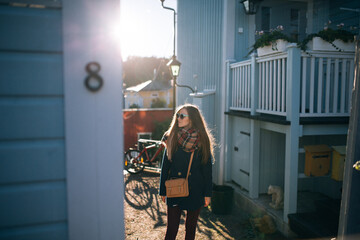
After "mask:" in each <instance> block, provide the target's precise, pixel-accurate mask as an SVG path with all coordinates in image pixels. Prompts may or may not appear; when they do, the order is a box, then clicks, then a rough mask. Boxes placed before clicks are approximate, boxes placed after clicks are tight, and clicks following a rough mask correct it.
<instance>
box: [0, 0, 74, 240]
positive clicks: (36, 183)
mask: <svg viewBox="0 0 360 240" xmlns="http://www.w3.org/2000/svg"><path fill="white" fill-rule="evenodd" d="M61 22H62V18H61V9H60V8H57V7H55V8H54V7H52V8H46V7H45V8H34V7H28V6H24V5H23V6H21V7H15V6H12V5H10V4H2V5H0V239H59V240H60V239H67V238H68V233H67V206H66V177H65V176H66V173H65V148H64V138H65V136H64V100H63V97H64V91H63V69H62V24H61Z"/></svg>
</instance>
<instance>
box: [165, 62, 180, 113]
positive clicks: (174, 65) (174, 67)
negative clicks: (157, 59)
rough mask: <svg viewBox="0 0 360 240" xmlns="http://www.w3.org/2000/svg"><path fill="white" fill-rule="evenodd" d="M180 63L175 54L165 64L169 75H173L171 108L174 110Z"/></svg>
mask: <svg viewBox="0 0 360 240" xmlns="http://www.w3.org/2000/svg"><path fill="white" fill-rule="evenodd" d="M180 65H181V63H180V62H179V61H178V60H177V59H176V56H175V55H173V56H172V58H171V60H170V61H169V62H168V63H167V64H166V66H168V67H169V69H170V72H171V76H172V77H173V110H174V112H175V107H176V106H175V101H176V89H175V86H176V78H177V77H178V76H179V72H180Z"/></svg>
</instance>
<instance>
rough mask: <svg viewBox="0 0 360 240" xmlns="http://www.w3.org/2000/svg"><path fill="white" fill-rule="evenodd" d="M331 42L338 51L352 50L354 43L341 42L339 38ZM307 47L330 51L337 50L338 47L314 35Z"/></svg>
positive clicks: (314, 49)
mask: <svg viewBox="0 0 360 240" xmlns="http://www.w3.org/2000/svg"><path fill="white" fill-rule="evenodd" d="M333 44H334V45H335V46H337V47H338V48H339V49H340V51H344V52H354V51H355V44H354V42H343V41H341V40H339V39H336V40H335V41H334V42H333ZM307 47H308V49H310V50H313V51H332V52H334V51H335V52H337V51H339V49H336V48H335V47H334V46H333V45H332V44H331V43H329V42H327V41H325V40H323V39H321V38H320V37H314V38H313V39H312V40H311V41H310V42H309V43H308V44H307Z"/></svg>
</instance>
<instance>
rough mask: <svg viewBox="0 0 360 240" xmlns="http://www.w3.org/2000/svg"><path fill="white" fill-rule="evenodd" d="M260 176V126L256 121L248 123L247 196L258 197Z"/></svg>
mask: <svg viewBox="0 0 360 240" xmlns="http://www.w3.org/2000/svg"><path fill="white" fill-rule="evenodd" d="M259 175H260V125H259V122H258V121H257V120H251V121H250V176H249V196H250V198H258V197H259Z"/></svg>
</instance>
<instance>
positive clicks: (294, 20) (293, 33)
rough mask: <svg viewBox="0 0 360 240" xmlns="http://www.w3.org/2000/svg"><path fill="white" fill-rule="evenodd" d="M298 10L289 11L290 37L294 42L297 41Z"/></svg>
mask: <svg viewBox="0 0 360 240" xmlns="http://www.w3.org/2000/svg"><path fill="white" fill-rule="evenodd" d="M299 11H300V10H299V9H291V10H290V37H291V38H292V39H294V40H299V22H300V18H299V16H300V14H299Z"/></svg>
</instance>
